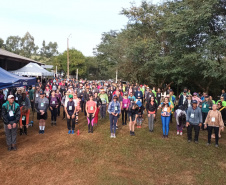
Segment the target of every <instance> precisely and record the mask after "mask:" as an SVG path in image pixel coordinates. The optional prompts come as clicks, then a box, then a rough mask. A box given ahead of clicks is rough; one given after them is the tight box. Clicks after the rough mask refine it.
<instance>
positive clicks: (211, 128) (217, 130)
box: [207, 126, 219, 145]
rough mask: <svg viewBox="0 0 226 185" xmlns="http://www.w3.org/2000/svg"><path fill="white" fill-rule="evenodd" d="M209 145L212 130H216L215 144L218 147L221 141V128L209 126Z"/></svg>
mask: <svg viewBox="0 0 226 185" xmlns="http://www.w3.org/2000/svg"><path fill="white" fill-rule="evenodd" d="M207 129H208V143H210V142H211V135H212V130H213V129H214V133H215V142H216V145H218V140H219V135H218V134H219V127H212V126H208V127H207Z"/></svg>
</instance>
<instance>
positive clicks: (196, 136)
mask: <svg viewBox="0 0 226 185" xmlns="http://www.w3.org/2000/svg"><path fill="white" fill-rule="evenodd" d="M193 128H194V130H195V141H198V140H199V130H200V126H199V125H193V124H191V123H190V125H189V126H188V128H187V133H188V140H192V129H193Z"/></svg>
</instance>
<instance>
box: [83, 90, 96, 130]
mask: <svg viewBox="0 0 226 185" xmlns="http://www.w3.org/2000/svg"><path fill="white" fill-rule="evenodd" d="M96 111H97V104H96V102H95V101H93V95H92V94H90V95H89V101H88V102H87V103H86V112H87V120H88V133H93V122H94V117H95V114H96Z"/></svg>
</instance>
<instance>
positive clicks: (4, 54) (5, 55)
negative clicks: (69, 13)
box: [0, 48, 42, 64]
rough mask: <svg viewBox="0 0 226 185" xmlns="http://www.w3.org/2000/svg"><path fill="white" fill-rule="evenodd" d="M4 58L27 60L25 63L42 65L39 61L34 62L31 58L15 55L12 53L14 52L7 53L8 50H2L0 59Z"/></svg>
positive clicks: (0, 50)
mask: <svg viewBox="0 0 226 185" xmlns="http://www.w3.org/2000/svg"><path fill="white" fill-rule="evenodd" d="M2 56H3V57H8V58H13V59H17V60H25V61H29V62H34V63H37V64H42V63H41V62H37V61H35V60H32V59H30V58H26V57H23V56H20V55H17V54H15V53H12V52H9V51H6V50H4V49H1V48H0V57H2Z"/></svg>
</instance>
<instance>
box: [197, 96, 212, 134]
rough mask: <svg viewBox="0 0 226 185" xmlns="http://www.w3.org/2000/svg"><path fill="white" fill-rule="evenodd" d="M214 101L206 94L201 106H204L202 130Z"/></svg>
mask: <svg viewBox="0 0 226 185" xmlns="http://www.w3.org/2000/svg"><path fill="white" fill-rule="evenodd" d="M212 105H213V102H212V101H211V100H209V96H208V95H206V96H205V99H204V101H203V102H202V104H200V107H201V108H202V109H201V110H202V121H203V124H202V130H204V122H205V120H206V117H207V114H208V112H209V110H210V109H211V108H212Z"/></svg>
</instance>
